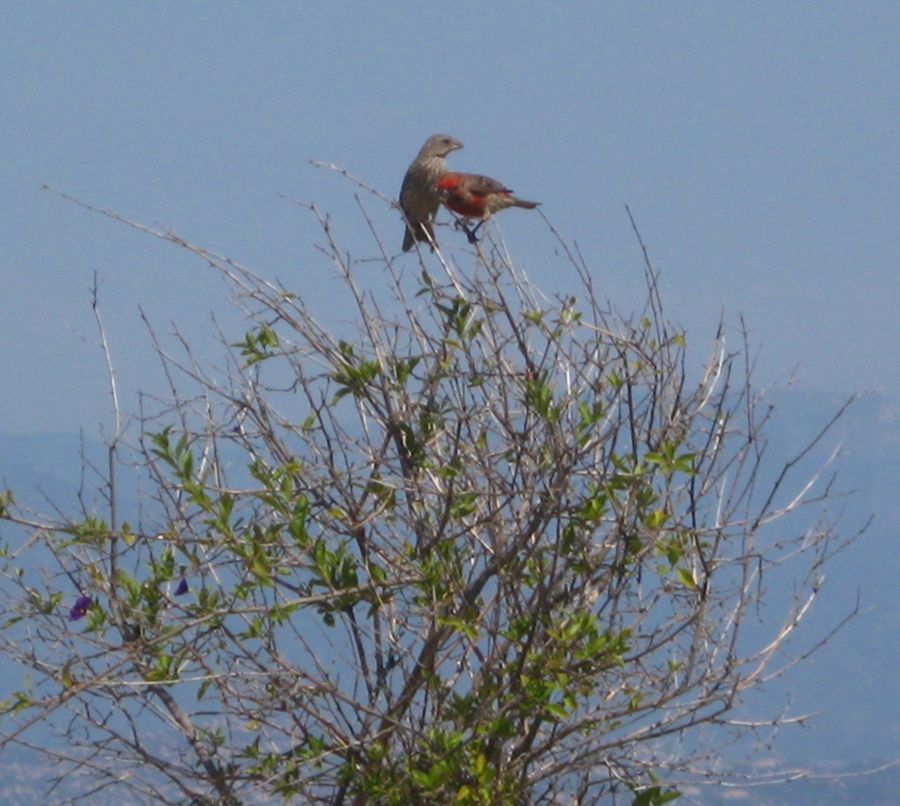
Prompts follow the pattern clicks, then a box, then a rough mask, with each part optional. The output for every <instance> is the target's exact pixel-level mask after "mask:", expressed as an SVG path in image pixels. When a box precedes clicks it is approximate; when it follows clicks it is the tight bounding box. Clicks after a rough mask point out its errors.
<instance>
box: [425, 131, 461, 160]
mask: <svg viewBox="0 0 900 806" xmlns="http://www.w3.org/2000/svg"><path fill="white" fill-rule="evenodd" d="M462 147H463V144H462V143H461V142H459V140H457V139H456V138H455V137H451V136H450V135H449V134H433V135H431V137H429V138H428V139H427V140H426V141H425V145H423V146H422V150H421V151H420V152H419V156H420V157H446V156H447V155H448V154H449V153H450V152H451V151H456V150H457V149H458V148H462Z"/></svg>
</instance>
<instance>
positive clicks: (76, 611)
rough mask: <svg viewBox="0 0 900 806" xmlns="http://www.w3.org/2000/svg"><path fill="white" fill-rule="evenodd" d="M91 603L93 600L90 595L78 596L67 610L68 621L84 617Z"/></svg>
mask: <svg viewBox="0 0 900 806" xmlns="http://www.w3.org/2000/svg"><path fill="white" fill-rule="evenodd" d="M93 603H94V600H93V599H91V597H90V596H79V597H78V598H77V599H76V600H75V604H74V605H72V609H71V610H70V611H69V621H78V619H80V618H84V617H85V616H86V615H87V611H88V609H89V608H90V606H91V605H92V604H93Z"/></svg>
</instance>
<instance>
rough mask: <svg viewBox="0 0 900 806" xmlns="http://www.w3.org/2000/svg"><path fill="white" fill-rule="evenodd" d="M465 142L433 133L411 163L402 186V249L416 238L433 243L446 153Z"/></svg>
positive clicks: (411, 245)
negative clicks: (438, 184)
mask: <svg viewBox="0 0 900 806" xmlns="http://www.w3.org/2000/svg"><path fill="white" fill-rule="evenodd" d="M462 147H463V144H462V143H461V142H459V140H457V139H456V138H455V137H451V136H450V135H449V134H434V135H432V136H431V137H429V138H428V139H427V140H426V141H425V145H423V146H422V148H421V150H420V151H419V153H418V154H417V155H416V158H415V159H414V160H413V161H412V162H411V163H410V166H409V168H407V170H406V176H404V177H403V184H402V185H401V187H400V209H401V210H403V215H404V216H405V217H406V230H405V232H404V233H403V251H404V252H408V251H409V250H410V249H412V248H413V243H414V242H415V241H425V243H434V227H433V225H432V223H431V222H432V221H433V220H434V216H435V214H436V213H437V210H438V207H439V206H440V203H441V195H440V194H439V193H438V189H437V182H438V180H439V179H440V178H441V176H443V175H444V174H445V173H446V172H447V155H448V154H449V153H450V152H451V151H456V149H458V148H462Z"/></svg>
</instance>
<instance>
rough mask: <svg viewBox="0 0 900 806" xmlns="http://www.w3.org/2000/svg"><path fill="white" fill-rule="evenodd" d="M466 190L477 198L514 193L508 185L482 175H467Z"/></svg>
mask: <svg viewBox="0 0 900 806" xmlns="http://www.w3.org/2000/svg"><path fill="white" fill-rule="evenodd" d="M465 185H466V189H467V190H468V191H469V192H470V193H474V194H475V195H476V196H487V195H489V194H491V193H512V191H511V190H510V189H509V188H508V187H506V185H504V184H502V183H501V182H498V181H497V180H496V179H491V177H489V176H482V175H481V174H466V178H465Z"/></svg>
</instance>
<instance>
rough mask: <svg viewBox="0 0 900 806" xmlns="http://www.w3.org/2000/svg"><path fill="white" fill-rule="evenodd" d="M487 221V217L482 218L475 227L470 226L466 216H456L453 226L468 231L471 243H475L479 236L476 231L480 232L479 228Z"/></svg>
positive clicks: (467, 235) (467, 236)
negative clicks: (476, 235)
mask: <svg viewBox="0 0 900 806" xmlns="http://www.w3.org/2000/svg"><path fill="white" fill-rule="evenodd" d="M484 222H485V219H481V221H479V222H478V223H477V224H476V225H475V226H474V227H472V228H470V227H469V225H468V224H467V223H466V219H464V218H455V220H454V222H453V226H454V227H455V228H456V229H461V230H462V231H463V232H464V233H466V238H468V239H469V243H471V244H475V243H478V238H476V237H475V233H476V232H478V228H479V227H480V226H481V225H482V224H483V223H484Z"/></svg>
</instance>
